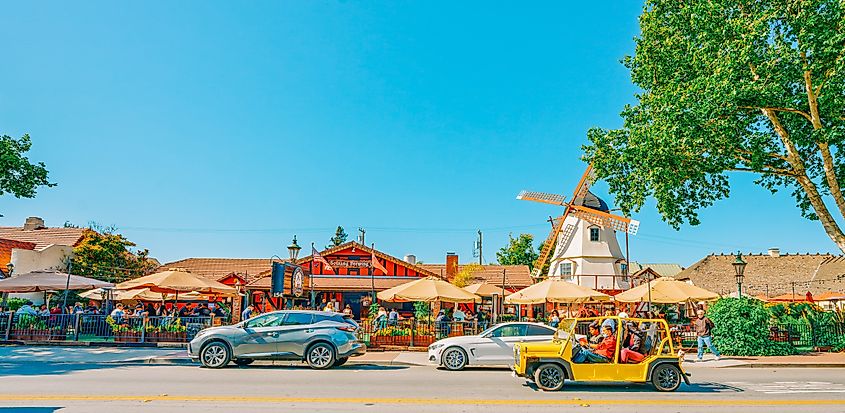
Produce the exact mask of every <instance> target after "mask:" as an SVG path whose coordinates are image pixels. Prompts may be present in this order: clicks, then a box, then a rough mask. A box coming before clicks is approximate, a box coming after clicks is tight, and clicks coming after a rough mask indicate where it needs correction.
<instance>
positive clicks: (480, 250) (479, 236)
mask: <svg viewBox="0 0 845 413" xmlns="http://www.w3.org/2000/svg"><path fill="white" fill-rule="evenodd" d="M482 251H483V250H482V249H481V230H478V265H484V264H483V263H482V262H481V259H482V257H483V256H484V254H483V253H482Z"/></svg>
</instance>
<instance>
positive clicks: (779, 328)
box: [672, 323, 845, 349]
mask: <svg viewBox="0 0 845 413" xmlns="http://www.w3.org/2000/svg"><path fill="white" fill-rule="evenodd" d="M763 328H768V330H769V339H770V340H772V341H777V342H780V343H787V344H789V345H791V346H793V347H796V348H807V349H825V348H827V347H831V346H834V345H836V344H838V343H839V342H840V341H841V340H842V337H845V323H827V324H822V325H817V326H813V325H810V324H806V323H795V324H773V325H770V326H768V327H763ZM672 336H673V338H674V340H675V342H676V343H678V344H680V345H681V347H682V348H686V349H690V348H695V347H697V346H698V336H697V335H696V333H695V329H694V328H693V326H692V325H690V324H684V325H673V326H672Z"/></svg>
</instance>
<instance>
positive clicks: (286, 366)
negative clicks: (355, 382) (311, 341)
mask: <svg viewBox="0 0 845 413" xmlns="http://www.w3.org/2000/svg"><path fill="white" fill-rule="evenodd" d="M226 368H227V369H247V370H312V369H311V368H310V367H308V366H307V365H304V364H303V365H296V364H283V365H260V364H259V365H254V364H253V365H250V366H240V367H239V366H235V365H231V366H227V367H226ZM407 368H408V366H379V365H376V364H352V365H347V366H340V367H332V370H349V371H363V370H369V371H380V370H405V369H407Z"/></svg>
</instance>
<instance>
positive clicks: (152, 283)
mask: <svg viewBox="0 0 845 413" xmlns="http://www.w3.org/2000/svg"><path fill="white" fill-rule="evenodd" d="M114 288H115V289H116V290H137V289H143V288H147V289H149V290H150V291H152V292H155V293H165V294H176V295H177V299H178V295H179V294H180V293H189V292H196V293H200V294H205V295H235V294H237V290H236V289H235V288H234V287H230V286H228V285H226V284H223V283H219V282H217V281H214V280H209V279H206V278H203V277H200V276H197V275H194V274H192V273H189V272H187V271H182V270H167V271H162V272H158V273H155V274H150V275H147V276H144V277H140V278H136V279H134V280H129V281H125V282H122V283H120V284H117V285H115V286H114Z"/></svg>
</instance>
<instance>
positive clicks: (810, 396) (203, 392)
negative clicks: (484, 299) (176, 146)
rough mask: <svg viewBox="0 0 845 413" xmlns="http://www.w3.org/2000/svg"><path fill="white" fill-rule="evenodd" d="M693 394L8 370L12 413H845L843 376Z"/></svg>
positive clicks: (769, 375)
mask: <svg viewBox="0 0 845 413" xmlns="http://www.w3.org/2000/svg"><path fill="white" fill-rule="evenodd" d="M689 371H690V372H691V373H692V375H693V377H692V385H691V386H686V385H682V387H681V389H680V390H679V391H678V392H675V393H669V394H667V393H657V392H655V391H653V390H652V389H651V387H650V386H647V385H618V384H617V385H610V384H599V383H580V382H579V383H570V382H568V383H567V385H566V387H565V388H564V390H563V391H561V392H556V393H545V392H542V391H539V390H537V389H536V388H534V387H532V386H530V385H527V384H526V383H525V381H524V380H522V379H517V378H514V377H512V376H511V374H510V372H509V371H507V370H500V369H473V370H468V371H463V372H448V371H443V370H437V369H434V368H429V367H403V366H392V367H382V366H345V367H341V368H338V369H335V370H330V371H312V370H309V369H307V368H304V367H299V366H293V367H280V366H254V367H247V368H237V367H232V368H227V369H223V370H208V369H202V368H199V367H193V366H153V365H134V366H115V365H105V364H100V365H92V364H60V363H32V362H26V363H15V362H9V361H8V360H7V361H4V360H0V377H2V380H0V412H4V413H5V412H52V411H57V410H58V411H62V412H96V411H102V412H110V413H117V412H120V413H122V412H133V411H180V412H188V411H200V410H202V411H212V412H223V411H225V412H229V411H249V412H262V411H268V412H269V411H309V412H324V411H325V412H383V411H390V412H403V411H405V412H485V413H492V412H513V411H526V410H529V409H530V411H531V412H560V411H592V412H625V413H632V412H672V411H675V412H684V413H689V412H704V411H707V412H709V413H712V412H714V411H731V412H766V413H774V412H795V411H801V412H802V413H810V412H826V413H829V412H845V374H843V373H845V371H843V370H842V369H806V368H784V369H754V368H742V369H741V368H730V369H713V368H695V367H691V368H690V369H689Z"/></svg>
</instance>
